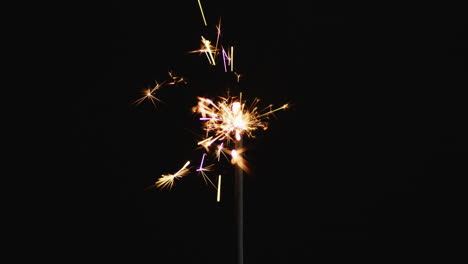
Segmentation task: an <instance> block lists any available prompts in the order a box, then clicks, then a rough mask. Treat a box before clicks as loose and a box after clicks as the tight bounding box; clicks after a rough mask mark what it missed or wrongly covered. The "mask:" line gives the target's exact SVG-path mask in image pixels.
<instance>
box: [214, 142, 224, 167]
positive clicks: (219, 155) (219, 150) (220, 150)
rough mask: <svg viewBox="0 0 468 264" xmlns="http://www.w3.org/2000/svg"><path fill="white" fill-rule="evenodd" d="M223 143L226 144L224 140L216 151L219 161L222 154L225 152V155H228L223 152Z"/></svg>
mask: <svg viewBox="0 0 468 264" xmlns="http://www.w3.org/2000/svg"><path fill="white" fill-rule="evenodd" d="M223 145H224V142H221V144H219V145H218V150H217V151H216V157H217V158H218V162H219V159H220V158H221V154H223V155H224V157H226V155H225V154H224V152H223ZM226 158H227V157H226Z"/></svg>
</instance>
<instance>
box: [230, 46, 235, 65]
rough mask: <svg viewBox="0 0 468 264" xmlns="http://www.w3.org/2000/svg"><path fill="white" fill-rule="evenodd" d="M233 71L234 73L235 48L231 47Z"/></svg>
mask: <svg viewBox="0 0 468 264" xmlns="http://www.w3.org/2000/svg"><path fill="white" fill-rule="evenodd" d="M230 57H231V71H234V46H231V56H230Z"/></svg>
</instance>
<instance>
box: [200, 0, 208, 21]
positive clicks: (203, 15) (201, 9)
mask: <svg viewBox="0 0 468 264" xmlns="http://www.w3.org/2000/svg"><path fill="white" fill-rule="evenodd" d="M198 6H199V7H200V12H201V14H202V17H203V23H205V26H206V25H207V24H206V19H205V14H204V13H203V8H202V5H201V3H200V0H198Z"/></svg>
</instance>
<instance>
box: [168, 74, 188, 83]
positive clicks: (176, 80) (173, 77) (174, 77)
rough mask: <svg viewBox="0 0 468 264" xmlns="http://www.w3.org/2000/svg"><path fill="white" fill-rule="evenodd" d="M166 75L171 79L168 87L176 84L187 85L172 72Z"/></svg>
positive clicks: (182, 78)
mask: <svg viewBox="0 0 468 264" xmlns="http://www.w3.org/2000/svg"><path fill="white" fill-rule="evenodd" d="M168 74H169V77H171V80H172V82H170V83H168V85H175V84H178V83H183V84H187V81H186V80H185V79H184V77H182V76H177V75H175V74H174V73H173V72H172V71H169V72H168Z"/></svg>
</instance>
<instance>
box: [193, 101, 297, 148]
mask: <svg viewBox="0 0 468 264" xmlns="http://www.w3.org/2000/svg"><path fill="white" fill-rule="evenodd" d="M259 101H260V100H259V99H258V98H256V99H255V100H254V101H253V103H252V104H251V105H250V106H248V107H246V103H245V102H244V101H242V93H240V94H239V96H227V97H219V100H218V101H217V102H213V101H212V100H211V99H208V98H205V97H198V104H197V106H195V107H193V109H192V110H193V111H194V112H198V113H199V114H200V115H201V117H200V120H201V121H203V122H204V123H203V129H204V130H205V131H206V136H207V138H205V139H204V140H202V141H200V142H198V144H199V145H202V146H204V147H205V148H209V147H210V146H211V145H213V143H214V142H216V141H223V142H227V143H229V142H231V141H234V140H237V141H239V140H241V138H242V136H244V135H245V136H247V137H254V133H253V132H254V131H255V130H257V129H259V128H262V129H264V130H266V129H267V128H268V122H267V121H266V120H267V119H268V117H269V116H270V115H271V114H273V113H274V112H276V111H278V110H281V109H285V108H287V107H288V104H285V105H283V106H281V107H278V108H276V109H273V108H272V105H269V106H268V107H266V108H263V109H259V108H258V106H257V104H258V102H259Z"/></svg>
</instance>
